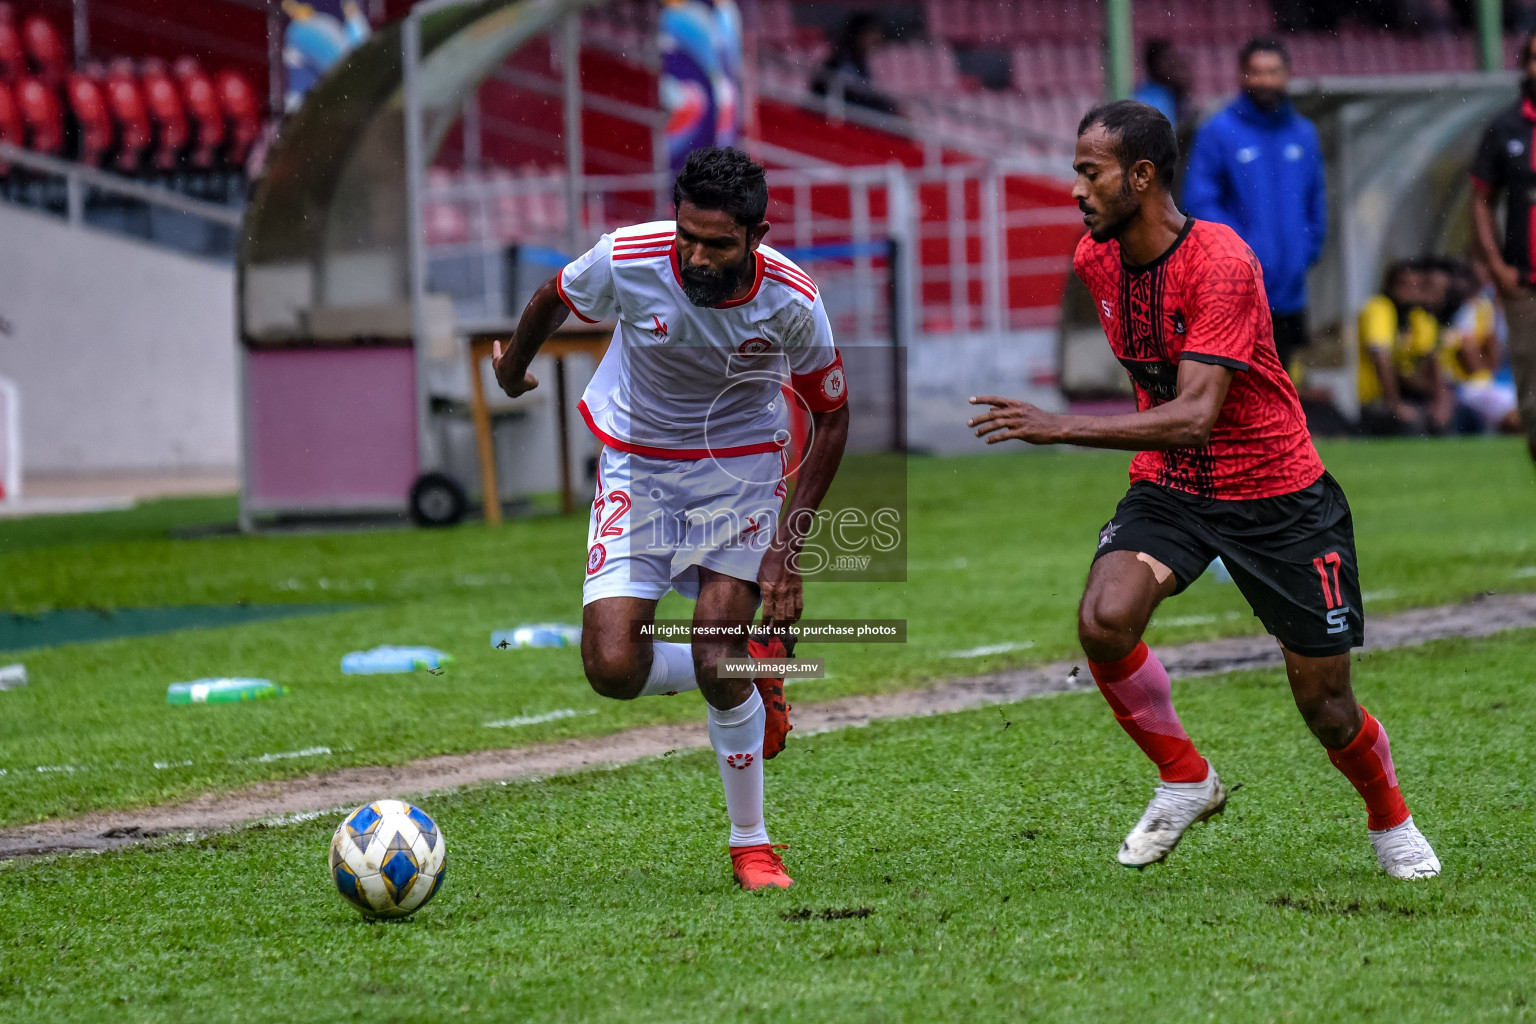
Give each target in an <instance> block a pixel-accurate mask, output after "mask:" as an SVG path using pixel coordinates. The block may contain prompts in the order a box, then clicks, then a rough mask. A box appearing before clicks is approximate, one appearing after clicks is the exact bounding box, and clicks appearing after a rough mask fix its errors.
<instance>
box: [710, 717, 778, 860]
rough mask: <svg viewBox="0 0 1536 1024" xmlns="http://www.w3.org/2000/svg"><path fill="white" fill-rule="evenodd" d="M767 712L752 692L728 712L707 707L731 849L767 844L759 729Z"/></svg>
mask: <svg viewBox="0 0 1536 1024" xmlns="http://www.w3.org/2000/svg"><path fill="white" fill-rule="evenodd" d="M767 721H768V712H767V711H766V710H764V708H763V698H762V697H760V696H759V695H758V692H757V690H756V689H754V690H753V691H752V695H751V696H750V697H748V698H747V699H746V700H745V701H743V702H742V703H740V704H738V705H737V706H736V707H734V708H731V709H730V710H728V711H721V710H720V709H719V708H716V707H714V706H713V705H711V706H710V709H709V742H710V745H711V746H713V747H714V748H715V760H716V761H717V762H718V763H719V765H720V781H721V782H722V783H723V784H724V785H725V810H726V813H727V814H729V815H730V818H731V845H732V846H759V845H761V844H763V843H766V842H767V841H768V830H767V828H765V827H764V825H763V726H764V723H766V722H767Z"/></svg>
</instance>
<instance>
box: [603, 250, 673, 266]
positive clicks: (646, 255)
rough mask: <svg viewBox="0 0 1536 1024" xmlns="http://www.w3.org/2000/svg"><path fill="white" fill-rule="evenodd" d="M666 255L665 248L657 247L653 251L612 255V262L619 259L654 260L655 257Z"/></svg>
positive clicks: (616, 261)
mask: <svg viewBox="0 0 1536 1024" xmlns="http://www.w3.org/2000/svg"><path fill="white" fill-rule="evenodd" d="M665 255H667V250H665V249H657V250H655V251H654V252H622V253H619V254H618V255H616V256H614V257H613V262H615V263H618V262H619V261H621V260H654V259H656V258H657V257H660V256H665Z"/></svg>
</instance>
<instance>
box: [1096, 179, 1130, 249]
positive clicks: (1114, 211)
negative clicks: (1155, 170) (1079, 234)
mask: <svg viewBox="0 0 1536 1024" xmlns="http://www.w3.org/2000/svg"><path fill="white" fill-rule="evenodd" d="M1083 212H1085V213H1088V212H1092V213H1095V214H1097V215H1098V217H1099V223H1098V225H1097V226H1096V227H1092V228H1089V229H1088V235H1089V237H1090V238H1092V239H1093V240H1094V241H1095V242H1099V243H1101V244H1102V243H1104V242H1107V241H1109V240H1110V239H1111V238H1119V237H1120V232H1121V231H1122V230H1123V229H1124V228H1125V225H1126V223H1127V222H1128V221H1130V219H1131V218H1132V217H1134V216H1135V215H1136V199H1135V195H1134V193H1132V192H1131V183H1130V182H1129V181H1122V183H1121V185H1120V195H1119V196H1118V197H1117V201H1116V202H1115V204H1114V205H1113V206H1109V207H1105V208H1104V209H1103V210H1092V209H1090V210H1085V211H1083Z"/></svg>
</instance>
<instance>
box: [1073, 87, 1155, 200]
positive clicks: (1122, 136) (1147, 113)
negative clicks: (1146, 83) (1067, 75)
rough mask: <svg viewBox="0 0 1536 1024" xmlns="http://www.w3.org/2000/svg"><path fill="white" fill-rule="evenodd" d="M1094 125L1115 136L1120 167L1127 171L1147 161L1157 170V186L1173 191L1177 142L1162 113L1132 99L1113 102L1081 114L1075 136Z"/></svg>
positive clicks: (1116, 155)
mask: <svg viewBox="0 0 1536 1024" xmlns="http://www.w3.org/2000/svg"><path fill="white" fill-rule="evenodd" d="M1094 125H1098V126H1099V127H1101V128H1103V129H1104V131H1105V132H1106V133H1108V134H1110V135H1113V136H1114V137H1115V146H1114V149H1115V158H1116V159H1118V160H1119V161H1120V166H1121V167H1124V168H1125V169H1126V170H1130V169H1131V167H1132V166H1134V165H1135V164H1137V163H1140V162H1141V161H1143V160H1146V161H1149V162H1150V163H1151V164H1152V166H1153V167H1154V168H1156V169H1157V180H1158V183H1159V184H1160V185H1162V186H1163V187H1164V188H1166V189H1172V188H1173V172H1174V168H1175V167H1177V166H1178V163H1179V142H1178V139H1176V138H1174V135H1173V125H1171V124H1169V123H1168V119H1167V118H1166V117H1164V116H1163V113H1162V111H1160V110H1158V109H1157V108H1156V107H1150V106H1148V105H1147V104H1145V103H1138V102H1137V101H1135V100H1116V101H1115V102H1113V103H1102V104H1100V105H1099V106H1097V107H1094V108H1093V109H1092V110H1090V111H1088V113H1086V114H1084V115H1083V119H1082V120H1081V121H1079V122H1078V124H1077V134H1078V137H1079V138H1081V137H1082V135H1083V133H1084V132H1086V131H1088V129H1090V128H1092V127H1093V126H1094Z"/></svg>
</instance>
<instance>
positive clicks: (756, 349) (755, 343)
mask: <svg viewBox="0 0 1536 1024" xmlns="http://www.w3.org/2000/svg"><path fill="white" fill-rule="evenodd" d="M771 348H773V342H771V341H769V340H768V339H767V338H748V339H747V340H746V341H744V342H742V343H741V344H740V345H737V346H736V351H737V352H739V353H741V354H742V355H744V356H760V355H762V354H763V353H764V352H767V351H768V350H769V349H771Z"/></svg>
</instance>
